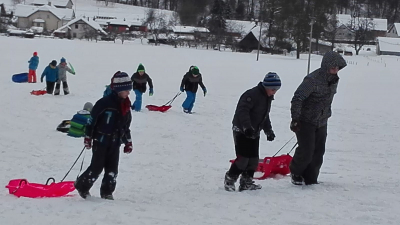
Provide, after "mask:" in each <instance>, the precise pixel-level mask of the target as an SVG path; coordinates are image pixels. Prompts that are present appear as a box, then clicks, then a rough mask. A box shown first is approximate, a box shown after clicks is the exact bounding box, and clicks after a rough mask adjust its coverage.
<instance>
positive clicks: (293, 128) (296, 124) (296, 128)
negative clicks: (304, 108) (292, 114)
mask: <svg viewBox="0 0 400 225" xmlns="http://www.w3.org/2000/svg"><path fill="white" fill-rule="evenodd" d="M300 125H301V124H300V122H299V121H297V120H292V122H291V123H290V130H291V131H293V132H298V131H300Z"/></svg>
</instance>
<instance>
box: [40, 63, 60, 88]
mask: <svg viewBox="0 0 400 225" xmlns="http://www.w3.org/2000/svg"><path fill="white" fill-rule="evenodd" d="M44 77H46V91H47V94H53V91H54V85H55V83H56V82H57V80H58V68H57V61H56V60H53V61H51V63H50V64H49V65H48V66H47V67H46V68H45V69H44V71H43V73H42V77H41V78H40V82H42V83H43V78H44Z"/></svg>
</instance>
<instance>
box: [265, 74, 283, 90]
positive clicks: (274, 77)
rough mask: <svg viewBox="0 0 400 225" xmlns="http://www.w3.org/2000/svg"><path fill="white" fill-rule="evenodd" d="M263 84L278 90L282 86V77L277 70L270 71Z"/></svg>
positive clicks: (267, 87)
mask: <svg viewBox="0 0 400 225" xmlns="http://www.w3.org/2000/svg"><path fill="white" fill-rule="evenodd" d="M262 85H263V86H264V87H265V88H266V89H272V90H278V89H279V88H281V79H280V78H279V76H278V74H276V73H275V72H269V73H268V74H267V75H265V77H264V80H263V82H262Z"/></svg>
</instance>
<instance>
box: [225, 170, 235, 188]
mask: <svg viewBox="0 0 400 225" xmlns="http://www.w3.org/2000/svg"><path fill="white" fill-rule="evenodd" d="M237 179H238V177H234V176H231V175H229V171H228V172H226V174H225V180H224V187H225V190H226V191H236V187H235V182H236V180H237Z"/></svg>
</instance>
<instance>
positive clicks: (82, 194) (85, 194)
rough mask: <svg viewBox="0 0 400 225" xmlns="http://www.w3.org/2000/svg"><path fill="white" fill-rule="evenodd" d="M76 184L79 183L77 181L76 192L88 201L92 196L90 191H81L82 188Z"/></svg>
mask: <svg viewBox="0 0 400 225" xmlns="http://www.w3.org/2000/svg"><path fill="white" fill-rule="evenodd" d="M76 184H77V182H76V181H75V183H74V187H75V189H76V191H78V194H79V196H81V197H82V198H83V199H86V198H88V197H90V196H91V195H90V192H89V191H86V190H82V189H81V188H80V187H78V186H77V185H76Z"/></svg>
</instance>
